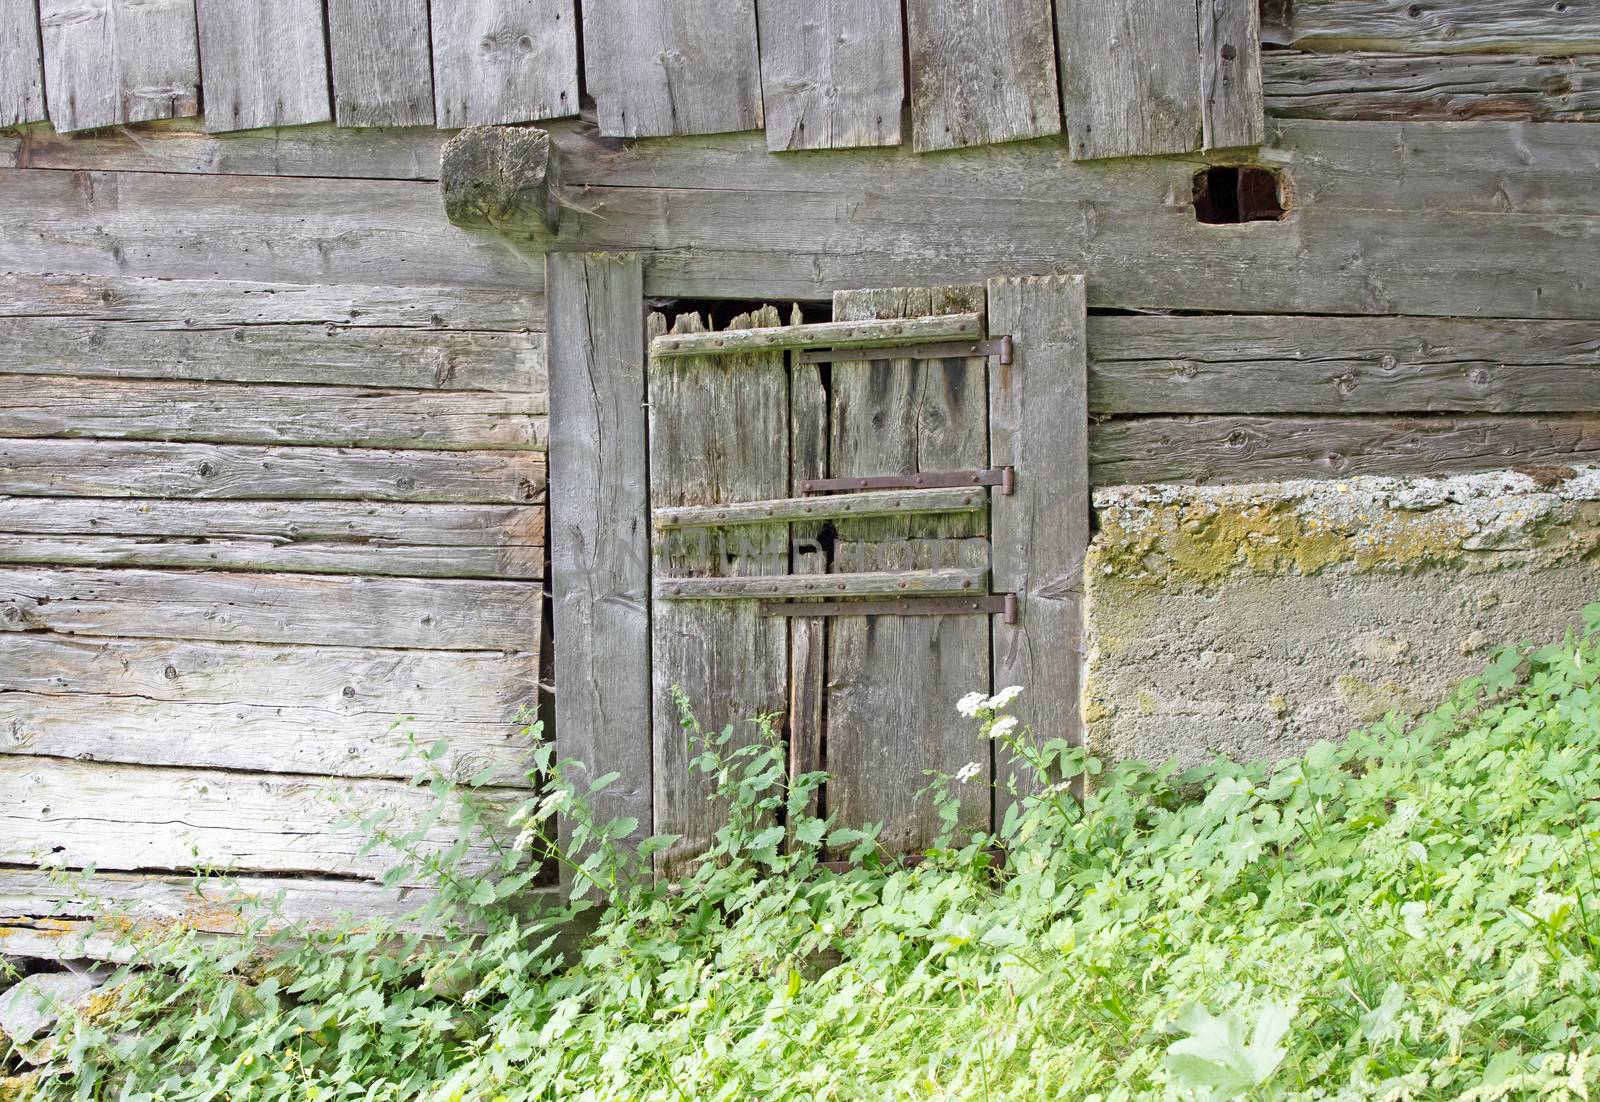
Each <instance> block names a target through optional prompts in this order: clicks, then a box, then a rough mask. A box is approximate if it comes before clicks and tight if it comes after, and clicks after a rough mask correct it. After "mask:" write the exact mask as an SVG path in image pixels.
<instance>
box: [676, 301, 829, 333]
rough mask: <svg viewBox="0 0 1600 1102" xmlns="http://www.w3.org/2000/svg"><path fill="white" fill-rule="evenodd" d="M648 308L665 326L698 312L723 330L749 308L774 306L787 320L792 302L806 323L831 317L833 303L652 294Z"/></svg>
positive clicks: (716, 328)
mask: <svg viewBox="0 0 1600 1102" xmlns="http://www.w3.org/2000/svg"><path fill="white" fill-rule="evenodd" d="M645 305H646V306H647V307H648V308H649V309H650V310H651V311H653V312H657V313H661V314H665V315H666V318H667V329H668V330H669V331H670V330H671V329H672V323H673V322H674V321H676V320H677V319H678V317H679V316H680V315H683V314H696V313H697V314H699V315H700V316H701V317H702V318H704V319H705V320H706V326H707V328H709V329H713V330H722V329H726V328H727V327H728V323H729V322H731V321H732V320H733V319H734V318H736V317H738V316H739V315H740V314H748V313H750V312H751V311H752V310H759V309H760V308H761V307H763V306H769V305H770V306H776V307H777V308H778V315H779V317H781V318H782V319H783V322H784V323H785V324H787V323H788V321H789V311H790V307H791V306H797V307H799V308H800V320H801V322H803V323H804V324H806V325H810V324H811V323H813V322H818V321H832V320H833V306H832V304H830V303H826V302H796V303H792V304H791V303H780V302H768V301H767V300H765V299H734V298H652V299H649V300H647V301H646V304H645Z"/></svg>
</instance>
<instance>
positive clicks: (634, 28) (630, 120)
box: [583, 0, 762, 138]
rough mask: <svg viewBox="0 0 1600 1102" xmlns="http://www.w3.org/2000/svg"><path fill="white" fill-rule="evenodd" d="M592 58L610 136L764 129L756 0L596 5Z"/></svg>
mask: <svg viewBox="0 0 1600 1102" xmlns="http://www.w3.org/2000/svg"><path fill="white" fill-rule="evenodd" d="M583 61H584V70H585V73H586V74H587V76H588V91H589V94H590V95H592V96H594V99H595V108H596V110H597V112H598V114H599V122H600V133H602V134H605V135H609V136H615V137H621V138H646V137H660V136H666V135H672V134H716V133H722V132H725V131H730V130H756V129H759V128H760V127H761V125H762V111H761V63H760V59H759V57H758V53H757V46H756V12H755V2H754V0H671V2H669V3H661V2H659V0H588V2H587V3H585V4H584V5H583Z"/></svg>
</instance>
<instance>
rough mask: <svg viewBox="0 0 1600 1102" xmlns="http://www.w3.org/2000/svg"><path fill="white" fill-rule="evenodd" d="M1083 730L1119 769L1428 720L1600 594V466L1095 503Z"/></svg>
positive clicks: (1114, 496)
mask: <svg viewBox="0 0 1600 1102" xmlns="http://www.w3.org/2000/svg"><path fill="white" fill-rule="evenodd" d="M1095 515H1096V520H1097V533H1096V535H1095V537H1094V540H1093V543H1092V544H1091V546H1090V551H1089V556H1088V560H1087V565H1086V574H1087V577H1086V594H1087V605H1086V607H1087V613H1086V616H1087V644H1088V647H1087V666H1088V669H1087V676H1086V678H1085V693H1086V697H1085V702H1084V704H1085V715H1086V721H1087V725H1088V731H1089V740H1090V744H1091V746H1092V747H1093V748H1094V749H1095V750H1096V751H1097V752H1099V753H1101V754H1103V755H1108V756H1112V757H1128V756H1137V757H1144V758H1157V759H1162V758H1167V757H1177V758H1180V759H1181V760H1185V761H1195V760H1198V759H1200V758H1203V757H1205V756H1207V755H1208V754H1210V753H1212V752H1218V751H1220V752H1224V753H1228V754H1232V755H1235V756H1242V757H1264V756H1266V757H1276V756H1281V755H1283V754H1289V753H1294V752H1297V751H1298V750H1300V749H1302V748H1303V747H1304V746H1305V745H1307V744H1309V743H1310V742H1312V741H1314V740H1315V739H1317V738H1325V737H1338V736H1340V735H1342V734H1344V733H1345V732H1347V731H1348V730H1349V729H1350V728H1352V727H1354V726H1357V725H1359V724H1361V723H1366V722H1370V721H1372V720H1375V719H1379V718H1381V717H1382V716H1384V715H1385V714H1387V713H1389V712H1398V713H1401V714H1404V715H1413V714H1417V713H1420V712H1421V711H1424V710H1426V709H1427V708H1429V707H1431V706H1432V705H1433V704H1434V703H1435V702H1436V701H1437V700H1438V699H1439V698H1440V697H1441V695H1442V694H1443V692H1444V691H1445V690H1446V688H1447V687H1448V686H1449V684H1450V683H1451V682H1453V681H1454V680H1456V679H1458V678H1460V677H1462V676H1465V675H1467V674H1469V673H1471V672H1473V671H1474V670H1475V669H1476V668H1478V666H1480V665H1481V663H1482V661H1483V660H1484V658H1485V657H1486V656H1487V654H1488V652H1489V651H1490V650H1491V649H1492V647H1493V646H1494V645H1496V644H1499V643H1502V642H1516V641H1520V640H1523V639H1539V638H1547V637H1549V636H1551V635H1553V634H1559V633H1560V631H1561V630H1562V627H1563V625H1565V624H1566V623H1569V622H1572V621H1574V620H1575V619H1576V617H1577V614H1578V611H1579V609H1581V608H1582V606H1583V605H1584V604H1585V603H1587V602H1589V601H1592V600H1595V599H1596V598H1597V597H1600V468H1585V469H1573V468H1553V469H1545V470H1534V471H1526V472H1513V471H1504V472H1496V473H1493V474H1483V475H1469V476H1458V477H1451V478H1437V479H1421V478H1419V479H1392V478H1359V479H1351V480H1346V481H1337V482H1314V481H1295V482H1278V483H1262V484H1253V485H1242V486H1227V487H1196V486H1178V485H1162V486H1121V487H1109V488H1106V489H1103V490H1100V491H1098V492H1097V493H1096V494H1095Z"/></svg>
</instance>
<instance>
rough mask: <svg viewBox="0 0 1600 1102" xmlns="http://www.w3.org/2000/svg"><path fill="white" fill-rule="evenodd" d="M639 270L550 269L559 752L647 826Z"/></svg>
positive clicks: (597, 264) (579, 262) (616, 265)
mask: <svg viewBox="0 0 1600 1102" xmlns="http://www.w3.org/2000/svg"><path fill="white" fill-rule="evenodd" d="M643 278H644V276H643V271H642V268H641V265H640V263H639V260H638V258H637V257H627V256H612V257H600V256H570V255H552V256H551V257H550V258H549V261H548V266H547V281H548V285H549V293H550V334H551V336H550V341H551V343H550V350H551V363H550V405H551V409H552V410H553V411H554V417H553V420H552V425H551V439H550V462H551V466H552V470H553V473H554V483H553V485H554V491H553V495H552V498H551V501H550V527H551V532H552V534H553V537H554V538H553V539H552V541H551V545H550V573H551V593H552V597H551V617H552V620H553V624H552V627H553V629H554V632H555V635H556V636H557V637H558V638H559V639H560V640H561V642H560V645H559V646H557V647H556V649H555V678H556V703H555V718H556V724H555V731H556V749H557V752H558V755H559V757H560V758H561V759H562V760H567V761H573V762H576V763H578V765H577V766H576V767H575V768H576V769H578V770H579V771H580V772H579V773H578V777H579V778H580V779H582V780H583V781H584V782H585V783H587V782H588V781H592V780H594V779H595V778H597V777H600V776H602V775H604V774H606V773H611V772H615V773H617V774H618V777H617V780H616V781H615V783H613V784H612V785H611V786H610V787H609V788H607V789H605V790H604V791H602V792H600V793H597V794H596V796H595V797H594V801H595V808H596V811H595V814H596V816H597V817H598V819H599V820H600V822H602V823H605V822H610V821H612V820H614V819H619V818H632V819H634V820H636V822H637V824H638V825H637V829H636V831H635V832H634V834H635V836H637V837H642V836H644V835H647V834H648V833H649V832H650V830H651V815H652V812H651V806H652V793H651V749H650V675H649V669H650V610H649V593H650V543H649V539H650V536H649V523H648V514H649V510H650V499H649V475H648V470H649V467H648V463H649V460H648V453H647V447H648V445H647V439H646V423H645V406H644V402H645V331H644V288H643ZM560 829H561V831H562V837H563V838H565V839H570V838H571V837H572V830H573V824H571V823H570V822H563V823H562V824H561V828H560Z"/></svg>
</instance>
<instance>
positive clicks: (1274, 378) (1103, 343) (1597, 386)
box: [1087, 314, 1600, 415]
mask: <svg viewBox="0 0 1600 1102" xmlns="http://www.w3.org/2000/svg"><path fill="white" fill-rule="evenodd" d="M1087 343H1088V349H1089V408H1090V410H1091V411H1092V412H1094V413H1096V414H1099V415H1129V414H1163V413H1168V414H1170V413H1333V414H1349V413H1407V412H1464V413H1584V412H1593V411H1600V324H1596V323H1594V322H1581V321H1501V320H1472V319H1464V318H1409V317H1394V318H1354V317H1295V316H1289V317H1285V316H1279V315H1239V314H1232V315H1227V316H1201V317H1163V316H1130V317H1105V316H1097V317H1091V318H1090V319H1089V340H1088V342H1087Z"/></svg>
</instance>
